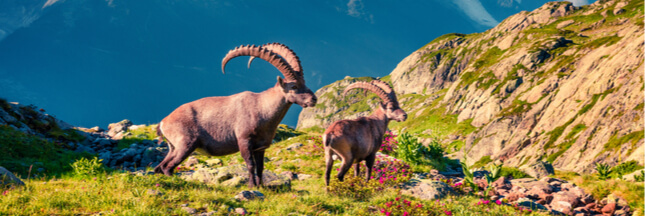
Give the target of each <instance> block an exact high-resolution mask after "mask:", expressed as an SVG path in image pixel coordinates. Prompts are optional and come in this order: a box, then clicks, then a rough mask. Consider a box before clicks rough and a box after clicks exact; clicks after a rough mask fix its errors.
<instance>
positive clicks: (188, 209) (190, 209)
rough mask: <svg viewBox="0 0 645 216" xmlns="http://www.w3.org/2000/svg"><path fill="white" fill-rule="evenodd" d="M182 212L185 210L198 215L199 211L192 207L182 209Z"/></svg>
mask: <svg viewBox="0 0 645 216" xmlns="http://www.w3.org/2000/svg"><path fill="white" fill-rule="evenodd" d="M181 210H184V211H185V212H186V213H188V214H196V213H197V209H194V208H191V207H188V206H184V207H181Z"/></svg>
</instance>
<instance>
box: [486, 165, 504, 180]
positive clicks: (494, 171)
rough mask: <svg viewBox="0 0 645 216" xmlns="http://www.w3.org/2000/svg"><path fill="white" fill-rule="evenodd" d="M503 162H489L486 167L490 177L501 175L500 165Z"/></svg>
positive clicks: (494, 177) (495, 177) (496, 177)
mask: <svg viewBox="0 0 645 216" xmlns="http://www.w3.org/2000/svg"><path fill="white" fill-rule="evenodd" d="M503 165H504V163H500V164H491V165H490V166H489V167H488V169H489V170H490V177H491V178H493V179H498V178H499V177H501V176H502V175H501V174H502V166H503Z"/></svg>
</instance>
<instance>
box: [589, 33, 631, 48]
mask: <svg viewBox="0 0 645 216" xmlns="http://www.w3.org/2000/svg"><path fill="white" fill-rule="evenodd" d="M620 39H622V37H619V36H616V35H612V36H606V37H601V38H597V39H595V40H593V41H591V42H589V43H586V44H584V45H582V47H581V48H590V49H595V48H598V47H600V46H611V45H613V44H615V43H616V42H618V41H619V40H620Z"/></svg>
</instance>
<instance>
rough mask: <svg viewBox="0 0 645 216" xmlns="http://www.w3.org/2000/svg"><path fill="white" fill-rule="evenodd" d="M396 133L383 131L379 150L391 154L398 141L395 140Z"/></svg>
mask: <svg viewBox="0 0 645 216" xmlns="http://www.w3.org/2000/svg"><path fill="white" fill-rule="evenodd" d="M396 137H397V136H396V134H393V133H392V132H391V131H385V134H383V143H382V144H381V149H380V150H381V152H383V153H384V154H391V153H393V152H394V151H395V150H396V148H397V144H398V142H397V141H396Z"/></svg>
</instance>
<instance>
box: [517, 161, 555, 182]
mask: <svg viewBox="0 0 645 216" xmlns="http://www.w3.org/2000/svg"><path fill="white" fill-rule="evenodd" d="M520 170H521V171H523V172H525V173H526V174H528V175H530V176H531V177H533V178H537V179H540V178H542V177H546V176H548V175H553V174H555V172H554V170H553V165H551V163H549V162H546V161H540V160H538V161H536V162H535V163H532V164H529V165H524V166H521V167H520Z"/></svg>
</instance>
